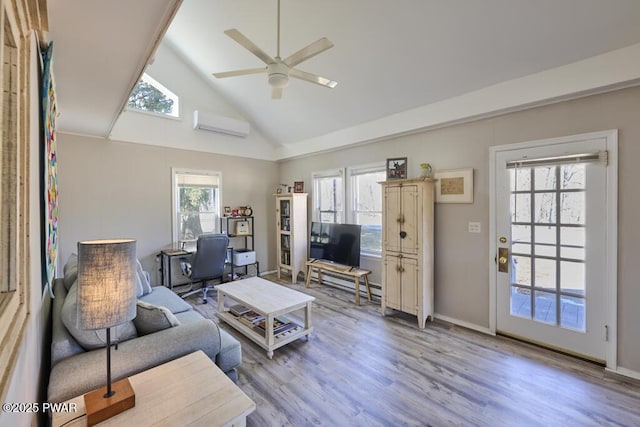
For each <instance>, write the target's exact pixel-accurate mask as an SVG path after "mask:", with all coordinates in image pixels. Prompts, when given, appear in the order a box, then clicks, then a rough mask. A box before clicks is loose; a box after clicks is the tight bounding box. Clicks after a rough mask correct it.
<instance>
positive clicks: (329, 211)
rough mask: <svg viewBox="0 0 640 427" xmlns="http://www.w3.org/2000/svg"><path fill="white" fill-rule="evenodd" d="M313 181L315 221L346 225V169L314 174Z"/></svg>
mask: <svg viewBox="0 0 640 427" xmlns="http://www.w3.org/2000/svg"><path fill="white" fill-rule="evenodd" d="M312 181H313V219H314V221H320V222H331V223H337V224H341V223H344V222H345V221H344V219H345V215H344V169H333V170H328V171H322V172H314V173H313V174H312Z"/></svg>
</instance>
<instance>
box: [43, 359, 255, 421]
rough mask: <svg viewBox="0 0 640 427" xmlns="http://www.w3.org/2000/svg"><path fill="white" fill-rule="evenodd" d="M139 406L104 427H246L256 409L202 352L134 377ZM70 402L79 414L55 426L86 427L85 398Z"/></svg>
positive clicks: (61, 415)
mask: <svg viewBox="0 0 640 427" xmlns="http://www.w3.org/2000/svg"><path fill="white" fill-rule="evenodd" d="M129 381H130V382H131V386H132V387H133V391H134V392H135V394H136V406H134V407H133V408H131V409H128V410H126V411H124V412H122V413H120V414H118V415H116V416H114V417H112V418H109V419H108V420H105V421H103V422H102V423H99V424H98V425H99V426H149V425H163V426H183V425H206V426H244V425H245V421H246V418H247V415H249V414H250V413H251V412H253V411H254V410H255V409H256V404H255V403H254V402H253V401H252V400H251V399H249V397H248V396H247V395H246V394H244V392H243V391H242V390H241V389H240V388H239V387H238V386H237V385H235V384H234V383H233V381H231V380H230V379H229V377H227V376H226V375H225V373H224V372H222V371H221V370H220V368H218V367H217V366H216V365H215V364H214V363H213V362H212V361H211V359H209V358H208V357H207V356H206V355H205V354H204V353H203V352H202V351H197V352H195V353H191V354H189V355H187V356H184V357H181V358H179V359H176V360H173V361H171V362H168V363H165V364H163V365H160V366H156V367H155V368H152V369H149V370H147V371H144V372H141V373H139V374H136V375H134V376H132V377H129ZM65 403H67V404H69V407H73V404H75V408H76V411H75V412H54V413H53V416H52V420H51V422H52V426H53V427H60V426H63V425H64V426H86V425H87V416H86V414H85V407H84V396H78V397H74V398H73V399H70V400H67V401H66V402H65Z"/></svg>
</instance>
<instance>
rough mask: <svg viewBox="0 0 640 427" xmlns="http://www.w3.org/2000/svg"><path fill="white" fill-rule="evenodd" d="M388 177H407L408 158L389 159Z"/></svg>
mask: <svg viewBox="0 0 640 427" xmlns="http://www.w3.org/2000/svg"><path fill="white" fill-rule="evenodd" d="M387 179H407V158H406V157H398V158H395V159H387Z"/></svg>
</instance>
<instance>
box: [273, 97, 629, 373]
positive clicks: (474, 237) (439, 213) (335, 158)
mask: <svg viewBox="0 0 640 427" xmlns="http://www.w3.org/2000/svg"><path fill="white" fill-rule="evenodd" d="M639 118H640V88H637V87H636V88H631V89H626V90H620V91H616V92H611V93H607V94H602V95H595V96H590V97H585V98H581V99H577V100H573V101H569V102H561V103H557V104H553V105H549V106H545V107H539V108H533V109H530V110H526V111H521V112H516V113H510V114H505V115H502V116H499V117H495V118H491V119H484V120H479V121H476V122H470V123H465V124H459V125H453V126H449V127H444V128H441V129H436V130H432V131H427V132H423V133H420V134H415V135H409V136H403V137H398V138H393V139H389V140H386V141H381V142H376V143H372V144H367V145H363V146H359V147H354V148H349V149H344V150H339V151H334V152H329V153H324V154H320V155H315V156H310V157H306V158H301V159H296V160H291V161H286V162H282V163H281V167H280V179H281V181H282V182H293V181H297V180H304V181H305V188H311V187H310V185H311V172H313V171H319V170H323V169H331V168H336V167H346V166H350V165H358V164H366V163H371V162H376V161H380V160H384V159H386V158H388V157H402V156H407V157H408V158H409V177H416V176H418V175H419V164H420V163H422V162H429V163H431V165H432V166H433V167H434V169H435V170H438V169H455V168H463V167H473V168H474V181H475V183H474V184H475V186H474V200H475V202H474V203H473V204H470V205H466V204H438V205H436V212H435V224H436V229H435V241H436V245H435V247H436V255H435V279H436V280H435V283H436V285H435V309H436V313H437V314H439V315H442V316H446V317H449V318H452V319H457V320H459V321H462V322H466V323H469V324H473V325H478V326H480V327H481V328H488V327H489V268H490V265H491V262H492V261H490V260H492V259H493V257H492V256H490V255H489V253H488V252H489V235H488V231H489V147H491V146H494V145H502V144H509V143H516V142H522V141H530V140H537V139H544V138H552V137H558V136H563V135H572V134H579V133H586V132H594V131H601V130H607V129H618V130H619V158H620V160H619V207H618V209H619V210H618V212H619V214H618V218H619V219H618V220H619V222H618V227H619V230H620V232H619V237H618V363H619V365H620V366H622V367H624V368H627V369H631V370H633V371H635V372H640V328H638V325H640V311H639V310H637V308H636V306H637V305H638V303H640V287H639V286H637V278H638V277H640V264H639V263H638V262H637V260H638V254H639V253H640V227H637V226H633V221H634V220H635V219H637V218H640V192H639V191H638V190H637V188H635V187H636V186H637V183H638V182H640V168H638V164H639V163H640V144H639V143H638V141H639V140H640V120H639ZM470 221H477V222H480V223H481V225H482V232H481V233H480V234H471V233H468V231H467V225H468V222H470ZM373 264H379V262H377V263H373ZM372 267H373V269H374V271H378V270H379V265H372Z"/></svg>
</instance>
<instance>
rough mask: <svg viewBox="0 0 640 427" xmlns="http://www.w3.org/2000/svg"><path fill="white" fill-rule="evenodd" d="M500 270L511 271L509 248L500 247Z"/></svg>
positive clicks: (502, 271)
mask: <svg viewBox="0 0 640 427" xmlns="http://www.w3.org/2000/svg"><path fill="white" fill-rule="evenodd" d="M498 271H499V272H500V273H508V272H509V248H498Z"/></svg>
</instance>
